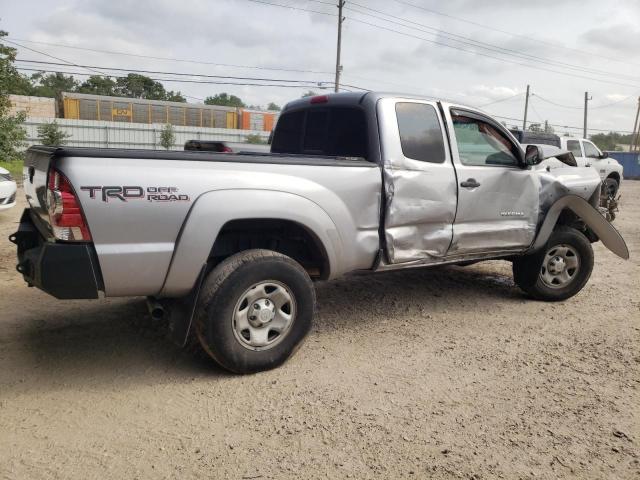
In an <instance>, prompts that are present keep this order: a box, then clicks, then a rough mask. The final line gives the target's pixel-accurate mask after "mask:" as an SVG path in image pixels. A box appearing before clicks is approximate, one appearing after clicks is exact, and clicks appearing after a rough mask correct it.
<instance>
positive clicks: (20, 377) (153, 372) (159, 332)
mask: <svg viewBox="0 0 640 480" xmlns="http://www.w3.org/2000/svg"><path fill="white" fill-rule="evenodd" d="M317 289H318V303H319V306H320V307H319V311H320V315H319V318H318V320H317V325H316V330H315V332H314V334H313V335H319V336H320V337H323V336H325V337H327V339H329V337H328V335H325V334H326V333H328V332H329V331H335V329H336V328H343V329H345V330H347V329H350V328H354V325H355V326H356V327H357V326H358V325H360V326H361V325H362V324H364V323H366V322H370V321H375V319H372V318H371V315H368V314H367V312H370V311H371V310H372V309H375V310H376V311H377V312H382V313H383V315H384V316H385V318H386V319H387V320H389V321H391V322H394V321H398V322H406V320H407V312H408V311H409V310H408V309H409V308H414V307H416V306H419V307H420V308H427V309H428V308H430V307H433V306H437V305H438V304H439V303H441V302H446V304H447V306H448V307H447V308H448V313H452V314H454V315H455V313H456V310H459V311H460V312H462V311H468V310H469V309H470V308H473V305H474V304H475V303H476V302H475V300H476V299H477V298H483V299H484V300H485V301H486V299H487V298H488V297H489V298H491V299H494V300H495V301H496V302H503V303H504V304H508V303H513V302H518V303H519V302H522V300H523V297H522V294H521V293H520V292H519V291H518V290H517V288H516V287H514V286H513V282H512V281H511V278H510V277H507V276H502V275H500V274H496V273H495V270H494V269H487V267H485V266H484V265H474V266H470V267H465V268H462V267H441V268H437V269H414V270H406V271H398V272H387V273H380V274H375V275H363V276H354V277H350V278H343V279H340V280H337V281H335V282H327V283H324V282H323V283H320V284H319V285H318V288H317ZM32 292H33V290H26V289H25V290H22V289H21V291H20V292H19V293H18V292H17V293H18V294H19V295H20V296H22V295H24V296H25V297H31V296H35V295H34V294H33V293H32ZM35 293H36V294H37V298H38V299H39V300H41V305H38V307H37V308H36V309H35V310H34V309H33V307H32V308H31V309H29V311H28V313H27V315H25V316H24V318H22V319H21V320H20V321H21V324H20V326H18V327H17V328H15V330H16V331H17V334H15V335H11V336H10V337H9V338H6V337H5V335H2V337H5V338H2V337H0V344H2V345H3V348H2V352H0V360H1V363H2V365H3V369H2V370H4V372H5V373H2V371H0V386H2V390H3V391H5V392H7V391H10V390H19V391H24V390H34V389H36V390H37V389H52V388H53V389H56V388H64V389H68V388H87V387H89V388H90V387H91V386H93V387H104V386H109V385H111V384H116V383H118V384H120V386H121V387H124V386H125V385H126V384H127V383H128V382H136V383H151V384H153V383H164V382H175V381H180V380H181V379H184V380H187V379H189V378H195V377H208V378H210V379H212V380H215V379H217V378H221V377H225V376H227V375H228V374H227V373H225V372H224V371H222V370H221V369H220V368H219V367H217V366H216V365H215V364H213V362H210V361H207V360H202V359H198V358H196V357H194V356H193V355H192V354H191V353H190V352H188V351H185V350H182V349H180V348H178V347H177V346H175V345H173V344H172V343H171V342H170V341H169V340H168V339H167V338H166V336H165V334H166V325H163V324H158V323H154V322H153V321H152V320H151V319H150V317H149V315H148V314H147V308H146V302H145V301H144V299H140V298H137V299H131V300H116V301H77V302H71V303H68V302H59V301H57V300H55V299H53V298H50V297H44V296H42V295H41V294H39V292H35ZM15 300H16V301H19V299H15ZM23 300H24V301H29V300H28V299H26V298H25V299H23ZM345 305H348V308H347V309H345ZM345 310H346V313H347V314H344V313H345ZM52 312H53V313H52ZM328 318H331V320H330V321H329V320H327V319H328ZM325 322H326V323H325ZM328 323H331V328H329V327H328V326H327V324H328ZM300 353H302V354H303V355H304V347H303V349H302V351H301V352H300ZM297 358H299V356H297ZM9 371H10V372H11V373H7V372H9ZM17 372H19V373H17ZM184 380H183V381H184Z"/></svg>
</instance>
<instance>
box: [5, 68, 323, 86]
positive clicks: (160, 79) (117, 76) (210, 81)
mask: <svg viewBox="0 0 640 480" xmlns="http://www.w3.org/2000/svg"><path fill="white" fill-rule="evenodd" d="M16 69H17V70H20V71H27V72H45V73H63V74H64V73H66V74H67V75H85V76H87V75H89V74H88V73H85V72H74V71H68V70H50V69H41V68H27V67H16ZM106 76H108V77H111V78H127V77H126V76H125V75H106ZM148 78H150V79H151V80H155V81H158V82H174V83H195V84H207V85H239V86H254V87H284V88H320V89H324V88H327V87H324V86H319V85H317V84H314V83H311V82H310V83H309V84H307V85H302V84H300V85H291V84H282V83H275V84H269V83H240V82H225V81H215V80H187V79H178V78H156V77H148ZM324 83H327V85H330V84H331V82H324Z"/></svg>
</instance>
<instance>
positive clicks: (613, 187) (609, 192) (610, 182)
mask: <svg viewBox="0 0 640 480" xmlns="http://www.w3.org/2000/svg"><path fill="white" fill-rule="evenodd" d="M619 188H620V184H619V183H618V181H617V180H616V179H615V178H612V177H607V178H605V180H604V182H602V190H601V193H602V195H603V196H605V197H606V198H608V199H610V200H615V198H616V195H617V194H618V189H619Z"/></svg>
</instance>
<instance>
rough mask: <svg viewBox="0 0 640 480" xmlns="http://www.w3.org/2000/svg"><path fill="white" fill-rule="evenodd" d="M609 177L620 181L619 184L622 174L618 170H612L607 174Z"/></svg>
mask: <svg viewBox="0 0 640 480" xmlns="http://www.w3.org/2000/svg"><path fill="white" fill-rule="evenodd" d="M607 178H613V179H614V180H615V181H616V182H618V185H620V180H621V177H620V174H619V173H618V172H611V173H610V174H609V175H607Z"/></svg>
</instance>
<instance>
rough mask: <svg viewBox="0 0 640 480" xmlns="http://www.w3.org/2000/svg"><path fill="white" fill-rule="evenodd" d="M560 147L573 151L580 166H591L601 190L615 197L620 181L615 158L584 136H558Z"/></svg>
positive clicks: (619, 169)
mask: <svg viewBox="0 0 640 480" xmlns="http://www.w3.org/2000/svg"><path fill="white" fill-rule="evenodd" d="M560 143H561V145H560V148H561V149H562V150H568V151H570V152H571V153H573V156H574V157H575V159H576V162H577V163H578V166H580V167H593V168H595V169H596V170H597V172H598V174H599V175H600V178H601V179H602V185H603V188H602V191H603V193H606V194H607V196H608V197H609V198H615V197H616V195H617V193H618V189H619V188H620V183H621V182H622V165H620V164H619V163H618V161H617V160H615V159H613V158H610V157H609V155H608V154H607V153H606V152H605V153H603V152H601V151H600V149H599V148H598V147H596V146H595V145H594V144H593V142H591V141H589V140H587V139H585V138H571V137H560Z"/></svg>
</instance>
